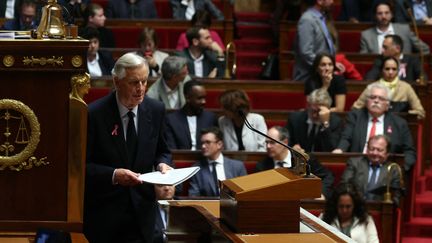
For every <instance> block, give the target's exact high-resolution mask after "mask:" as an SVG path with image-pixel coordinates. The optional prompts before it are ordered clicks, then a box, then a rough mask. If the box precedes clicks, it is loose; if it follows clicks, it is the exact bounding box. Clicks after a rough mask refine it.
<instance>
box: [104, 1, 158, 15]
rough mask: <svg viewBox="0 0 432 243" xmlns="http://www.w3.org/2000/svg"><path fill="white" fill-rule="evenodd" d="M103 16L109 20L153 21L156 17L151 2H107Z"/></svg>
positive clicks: (152, 2) (153, 5) (154, 8)
mask: <svg viewBox="0 0 432 243" xmlns="http://www.w3.org/2000/svg"><path fill="white" fill-rule="evenodd" d="M105 15H106V16H107V18H110V19H155V18H157V17H158V15H157V11H156V6H155V4H154V1H153V0H109V1H108V6H107V7H106V14H105Z"/></svg>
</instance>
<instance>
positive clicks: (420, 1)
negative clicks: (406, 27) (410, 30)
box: [394, 0, 432, 25]
mask: <svg viewBox="0 0 432 243" xmlns="http://www.w3.org/2000/svg"><path fill="white" fill-rule="evenodd" d="M394 4H395V16H394V17H395V22H398V23H408V24H411V23H412V22H411V15H410V14H409V13H408V11H409V9H411V11H412V13H413V15H414V19H415V21H416V22H417V24H426V25H432V1H431V0H410V1H408V0H395V1H394ZM406 5H407V6H406Z"/></svg>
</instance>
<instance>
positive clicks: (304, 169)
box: [237, 109, 313, 178]
mask: <svg viewBox="0 0 432 243" xmlns="http://www.w3.org/2000/svg"><path fill="white" fill-rule="evenodd" d="M237 114H238V115H239V116H240V117H241V118H242V119H243V121H244V124H245V126H246V127H247V128H249V130H251V131H253V132H255V133H258V134H259V135H261V136H264V137H265V138H268V139H270V140H271V141H273V142H275V143H277V144H280V145H282V146H283V147H285V148H287V149H288V150H289V151H290V152H291V153H292V154H293V155H295V156H293V158H294V159H295V161H294V163H293V166H292V167H293V168H294V171H295V172H296V173H297V174H299V175H303V178H312V177H313V176H312V175H311V174H310V170H311V169H310V164H309V162H308V161H309V155H308V154H306V153H303V152H301V151H298V150H296V149H294V148H292V147H291V146H288V145H287V144H284V143H282V142H281V141H279V140H277V139H274V138H272V137H270V136H268V135H267V134H265V133H263V132H261V131H259V130H257V129H255V128H254V127H252V125H251V124H250V123H249V121H248V119H247V118H246V114H245V112H244V111H243V110H242V109H239V110H237Z"/></svg>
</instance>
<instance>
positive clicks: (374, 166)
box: [367, 165, 378, 199]
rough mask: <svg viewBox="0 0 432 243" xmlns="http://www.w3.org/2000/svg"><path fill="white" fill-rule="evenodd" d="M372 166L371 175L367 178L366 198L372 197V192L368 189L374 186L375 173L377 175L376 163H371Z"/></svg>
mask: <svg viewBox="0 0 432 243" xmlns="http://www.w3.org/2000/svg"><path fill="white" fill-rule="evenodd" d="M371 168H372V175H371V177H370V179H369V182H368V185H367V190H368V192H367V199H372V193H370V190H372V189H374V188H375V181H376V175H377V170H378V166H376V165H371Z"/></svg>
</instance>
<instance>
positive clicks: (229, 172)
mask: <svg viewBox="0 0 432 243" xmlns="http://www.w3.org/2000/svg"><path fill="white" fill-rule="evenodd" d="M223 160H224V164H223V167H224V172H225V179H231V178H233V177H235V176H234V169H233V168H232V164H231V163H230V162H231V161H230V160H229V159H227V158H226V157H223Z"/></svg>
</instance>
